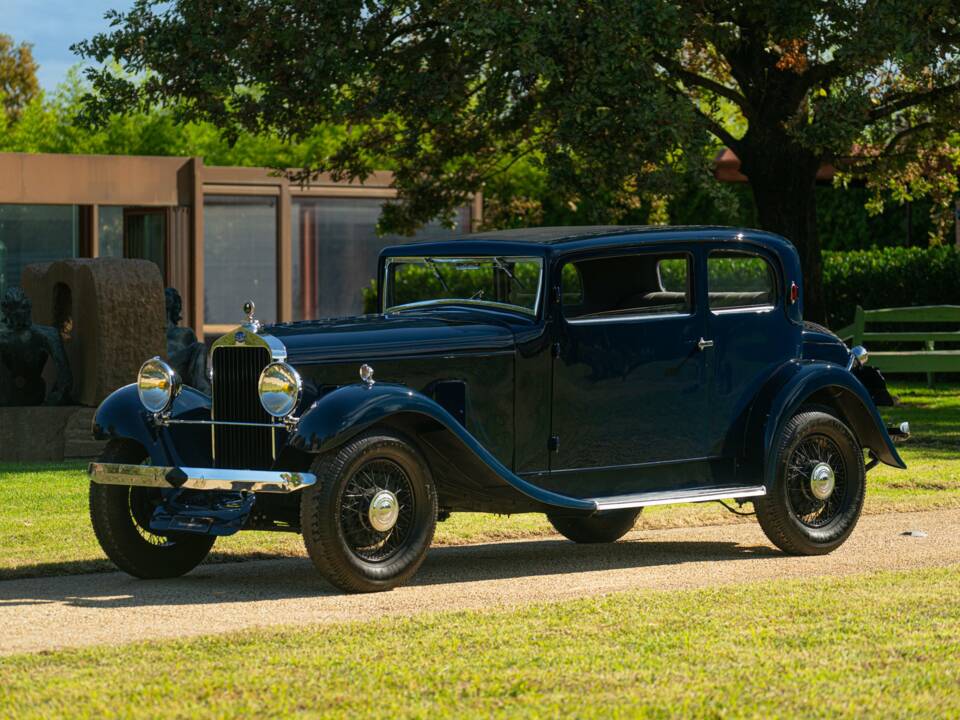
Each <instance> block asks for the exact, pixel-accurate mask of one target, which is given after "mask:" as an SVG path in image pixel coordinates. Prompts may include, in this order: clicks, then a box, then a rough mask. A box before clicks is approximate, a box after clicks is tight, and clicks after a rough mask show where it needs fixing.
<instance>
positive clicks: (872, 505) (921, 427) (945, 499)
mask: <svg viewBox="0 0 960 720" xmlns="http://www.w3.org/2000/svg"><path fill="white" fill-rule="evenodd" d="M892 389H893V391H894V392H895V393H897V394H899V395H900V397H901V401H902V404H901V405H900V406H899V407H896V408H888V409H886V412H885V415H888V416H889V417H890V419H891V421H892V420H896V421H898V422H899V421H901V420H909V421H910V424H911V426H912V429H913V432H914V436H913V437H912V438H911V439H910V440H909V441H908V442H907V443H906V444H905V445H904V446H903V448H902V454H903V457H904V459H905V460H906V462H907V464H908V466H909V469H908V470H906V471H899V470H894V469H893V468H888V467H886V466H882V465H881V466H879V467H878V468H877V469H875V470H873V471H871V472H870V474H869V476H868V482H869V489H868V493H867V508H866V511H867V512H872V513H873V512H885V511H892V510H911V509H930V508H937V507H960V386H958V385H950V386H939V387H937V388H934V389H932V390H931V389H928V388H926V387H925V386H920V385H899V386H896V385H895V386H894V387H893V388H892ZM86 503H87V483H86V478H85V475H84V471H83V466H82V465H80V464H72V465H59V466H57V465H54V466H50V465H47V466H43V465H32V466H17V467H12V466H0V579H4V578H12V577H26V576H37V575H49V574H62V573H71V572H90V571H97V570H106V569H110V568H111V567H112V566H110V565H109V564H108V563H107V561H106V560H105V558H104V557H103V554H102V553H101V551H100V549H99V547H98V545H97V543H96V540H95V539H94V537H93V531H92V530H91V528H90V521H89V519H88V516H87V508H86ZM743 521H744V519H742V518H738V517H736V516H733V515H730V514H728V513H727V512H726V511H724V510H723V509H722V508H721V507H719V506H718V505H716V504H708V505H682V506H668V507H657V508H651V509H649V510H648V511H646V512H644V513H643V515H642V516H641V519H640V525H641V526H642V527H647V528H656V527H676V526H684V525H700V524H708V523H722V522H743ZM749 521H751V522H752V520H749ZM551 532H552V528H551V527H550V526H549V524H548V523H547V521H546V519H545V518H544V517H543V516H540V515H515V516H512V517H498V516H491V515H478V514H457V515H454V516H453V517H452V518H450V519H449V520H448V521H446V522H444V523H441V524H440V525H438V526H437V536H436V542H437V543H438V544H452V543H465V542H484V541H490V540H498V539H510V538H519V537H535V536H538V535H547V534H550V533H551ZM274 554H303V547H302V544H301V540H300V537H299V536H298V535H291V534H281V533H259V532H257V533H253V532H251V533H239V534H237V535H234V536H232V537H229V538H222V539H220V540H218V541H217V545H216V552H215V553H214V554H213V555H212V560H214V561H218V560H232V559H238V558H241V557H262V556H264V555H274Z"/></svg>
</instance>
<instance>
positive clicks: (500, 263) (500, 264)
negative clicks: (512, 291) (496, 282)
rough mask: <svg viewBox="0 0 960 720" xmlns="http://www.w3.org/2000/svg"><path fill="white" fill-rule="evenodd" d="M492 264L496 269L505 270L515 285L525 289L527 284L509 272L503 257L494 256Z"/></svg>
mask: <svg viewBox="0 0 960 720" xmlns="http://www.w3.org/2000/svg"><path fill="white" fill-rule="evenodd" d="M493 266H494V267H495V268H497V270H502V271H503V272H505V273H506V274H507V277H508V278H510V279H511V280H513V281H514V282H515V283H516V284H517V287H519V288H520V289H521V290H526V289H527V286H526V285H524V284H523V283H522V282H520V280H518V279H517V277H516V276H515V275H514V274H513V273H512V272H510V268H508V267H507V264H506V263H505V262H504V261H503V258H498V257H495V258H494V259H493Z"/></svg>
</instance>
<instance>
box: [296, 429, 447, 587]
mask: <svg viewBox="0 0 960 720" xmlns="http://www.w3.org/2000/svg"><path fill="white" fill-rule="evenodd" d="M312 471H313V473H314V474H316V476H317V484H316V485H313V486H311V487H309V488H306V489H305V490H304V491H303V497H302V498H301V501H300V524H301V528H302V529H303V541H304V544H305V545H306V547H307V553H309V555H310V559H311V560H312V561H313V564H314V566H315V567H316V568H317V570H319V571H320V573H321V574H322V575H323V576H324V577H325V578H326V579H327V580H329V581H330V582H331V583H332V584H333V585H335V586H336V587H338V588H340V589H341V590H345V591H347V592H381V591H384V590H391V589H393V588H395V587H397V586H398V585H402V584H403V583H405V582H406V581H407V580H409V579H410V578H411V577H412V576H413V574H414V573H415V572H416V571H417V569H418V568H419V567H420V565H421V563H422V562H423V559H424V557H425V556H426V553H427V549H428V548H429V547H430V543H431V542H432V541H433V531H434V529H435V528H436V525H437V492H436V489H435V488H434V485H433V479H432V477H431V475H430V468H429V466H428V465H427V462H426V460H425V459H424V457H423V455H422V454H421V453H420V451H419V450H418V449H417V447H416V446H415V445H414V444H413V443H411V442H410V441H409V440H407V439H406V438H405V437H403V436H402V435H399V434H398V433H396V432H394V431H393V430H391V429H387V428H374V429H373V430H371V431H368V432H366V433H364V434H362V435H360V436H359V437H357V438H355V439H354V440H351V441H350V442H348V443H346V444H345V445H343V446H341V447H340V448H338V449H336V450H333V451H331V452H329V453H326V454H324V455H321V456H319V457H318V458H317V459H316V460H315V461H314V463H313V467H312ZM383 491H390V492H391V493H392V494H393V497H394V500H395V502H396V507H397V512H398V515H397V517H396V519H395V523H394V524H393V525H392V526H391V527H390V528H389V529H388V530H385V531H378V530H377V529H376V528H375V527H374V526H373V524H372V523H373V519H372V518H371V514H370V505H371V502H372V500H373V499H374V497H375V496H376V495H377V494H378V493H381V492H383Z"/></svg>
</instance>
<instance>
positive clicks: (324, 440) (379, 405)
mask: <svg viewBox="0 0 960 720" xmlns="http://www.w3.org/2000/svg"><path fill="white" fill-rule="evenodd" d="M398 415H416V416H420V417H423V418H429V419H430V420H432V421H434V422H435V423H437V424H439V425H440V426H441V427H442V429H443V430H445V431H446V432H447V433H450V434H451V435H452V436H453V439H454V440H455V443H454V447H456V449H457V452H460V453H467V454H469V456H470V457H469V458H468V460H469V461H475V460H479V464H477V463H476V462H470V463H469V464H470V465H471V466H475V467H476V469H477V470H478V471H479V472H485V473H486V474H487V477H486V478H483V480H486V481H487V482H488V483H490V484H491V485H493V484H496V485H502V484H505V485H507V486H509V487H511V488H513V489H514V490H516V491H517V492H519V493H521V494H523V495H525V496H527V497H528V498H531V499H533V500H535V501H536V502H538V503H542V504H543V505H546V506H551V507H560V508H564V509H568V510H582V511H593V510H595V509H596V504H595V503H594V502H593V501H589V500H581V499H579V498H571V497H567V496H565V495H559V494H557V493H554V492H550V491H549V490H544V489H543V488H540V487H538V486H536V485H533V484H531V483H529V482H527V481H526V480H523V479H521V478H519V477H517V476H516V475H515V474H514V473H513V472H511V471H510V470H509V469H508V468H507V467H506V466H505V465H504V464H503V463H501V462H500V461H499V460H498V459H497V458H496V457H494V455H493V454H492V453H490V452H489V451H488V450H487V449H486V448H485V447H483V445H481V444H480V442H479V441H477V439H476V438H475V437H473V435H471V434H470V433H469V432H468V431H467V429H466V428H465V427H464V426H463V425H461V424H460V423H459V422H458V421H457V420H456V418H454V417H453V415H451V414H450V413H449V412H447V410H446V409H444V408H443V407H441V406H440V405H438V404H437V403H436V402H434V401H433V400H431V399H430V398H429V397H427V396H426V395H423V394H422V393H419V392H417V391H415V390H412V389H410V388H409V387H406V386H404V385H396V384H392V383H376V384H375V385H371V386H367V385H363V384H359V383H358V384H354V385H345V386H343V387H340V388H337V389H336V390H334V391H332V392H330V393H328V394H326V395H324V396H323V397H322V398H320V399H319V400H317V401H316V402H315V403H313V405H312V406H311V407H310V409H309V410H308V411H307V412H306V413H304V415H303V416H302V417H301V418H300V421H299V423H298V424H297V429H296V431H295V432H294V433H293V434H292V435H291V436H290V439H289V441H288V444H289V445H290V447H292V448H294V449H296V450H300V451H302V452H308V453H324V452H328V451H330V450H333V449H334V448H337V447H339V446H340V445H343V444H344V443H345V442H347V441H349V440H350V439H351V438H352V437H354V436H356V435H358V434H359V433H361V432H363V431H364V430H366V429H368V428H370V427H372V426H373V425H376V424H377V423H381V422H384V421H385V420H388V419H389V418H391V417H396V416H398ZM454 460H456V459H455V458H454Z"/></svg>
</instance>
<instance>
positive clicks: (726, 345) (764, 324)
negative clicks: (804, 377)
mask: <svg viewBox="0 0 960 720" xmlns="http://www.w3.org/2000/svg"><path fill="white" fill-rule="evenodd" d="M704 254H705V264H706V271H705V275H706V280H707V310H708V312H707V334H706V338H707V339H709V340H710V341H712V342H713V346H712V347H711V348H710V351H709V354H708V357H707V360H708V367H709V373H710V425H709V428H708V431H709V448H708V452H709V453H710V454H712V455H720V456H724V457H727V458H732V457H733V456H735V455H736V454H737V453H738V452H739V449H740V444H741V443H740V438H741V437H742V432H743V428H744V426H745V423H746V419H747V413H748V411H749V408H750V405H751V403H752V402H753V400H754V398H755V397H756V396H757V392H758V391H759V389H760V388H761V387H762V386H763V384H764V382H765V381H766V380H767V379H768V378H769V377H770V375H772V374H773V372H774V371H775V370H776V369H777V368H779V367H780V366H781V365H783V363H785V362H787V361H789V360H790V359H792V358H794V357H797V356H798V350H799V348H798V344H799V338H800V329H799V326H798V325H796V324H795V323H793V322H792V321H791V320H790V318H789V317H788V316H787V312H786V310H785V307H784V305H785V303H786V302H787V301H788V299H787V298H786V297H785V295H786V292H785V280H784V275H783V269H782V267H781V264H780V262H779V259H778V258H777V256H776V255H775V254H774V253H772V252H770V251H769V250H767V249H766V248H763V247H761V246H758V245H749V244H739V243H738V244H730V243H727V244H719V243H718V244H717V245H714V246H712V247H705V248H704Z"/></svg>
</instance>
